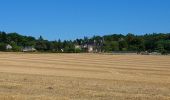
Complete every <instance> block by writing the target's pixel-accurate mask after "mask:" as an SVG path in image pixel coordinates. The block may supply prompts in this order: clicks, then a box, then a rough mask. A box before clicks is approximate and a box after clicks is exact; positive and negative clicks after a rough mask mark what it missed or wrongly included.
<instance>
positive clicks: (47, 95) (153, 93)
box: [0, 53, 170, 100]
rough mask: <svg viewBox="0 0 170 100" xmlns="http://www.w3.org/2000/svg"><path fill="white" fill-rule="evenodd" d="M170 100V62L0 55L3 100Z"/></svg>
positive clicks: (151, 58)
mask: <svg viewBox="0 0 170 100" xmlns="http://www.w3.org/2000/svg"><path fill="white" fill-rule="evenodd" d="M58 99H59V100H89V99H91V100H170V56H142V55H98V54H22V53H18V54H16V53H0V100H58Z"/></svg>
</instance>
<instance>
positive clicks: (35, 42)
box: [0, 32, 170, 53]
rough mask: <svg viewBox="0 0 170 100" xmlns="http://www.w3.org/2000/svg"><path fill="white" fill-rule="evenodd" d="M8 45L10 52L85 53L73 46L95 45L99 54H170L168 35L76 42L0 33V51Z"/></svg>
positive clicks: (129, 36) (113, 37) (158, 34)
mask: <svg viewBox="0 0 170 100" xmlns="http://www.w3.org/2000/svg"><path fill="white" fill-rule="evenodd" d="M7 44H10V45H11V46H12V47H13V48H12V51H20V50H21V48H24V47H26V46H32V47H35V48H36V49H37V50H38V51H42V52H70V53H74V52H86V51H84V50H83V49H79V50H77V49H75V45H88V44H92V45H95V46H96V47H97V48H100V50H101V52H112V51H134V52H141V51H148V52H161V53H170V33H152V34H145V35H134V34H131V33H129V34H127V35H122V34H113V35H105V36H93V37H92V38H87V37H84V39H76V40H72V41H71V40H69V41H68V40H65V41H61V40H57V41H48V40H45V39H43V37H42V36H40V37H39V38H38V39H36V38H34V37H32V36H22V35H20V34H18V33H5V32H0V50H1V51H6V49H5V46H6V45H7Z"/></svg>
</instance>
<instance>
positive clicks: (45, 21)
mask: <svg viewBox="0 0 170 100" xmlns="http://www.w3.org/2000/svg"><path fill="white" fill-rule="evenodd" d="M0 30H1V31H6V32H18V33H20V34H23V35H31V36H35V37H39V36H40V35H42V36H43V37H44V38H45V39H49V40H57V39H59V38H60V39H62V40H64V39H75V38H82V37H84V36H93V35H105V34H112V33H123V34H126V33H134V34H144V33H153V32H170V0H0Z"/></svg>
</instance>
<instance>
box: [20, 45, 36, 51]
mask: <svg viewBox="0 0 170 100" xmlns="http://www.w3.org/2000/svg"><path fill="white" fill-rule="evenodd" d="M22 51H23V52H35V51H36V49H35V48H34V47H32V46H27V47H24V48H23V49H22Z"/></svg>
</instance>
